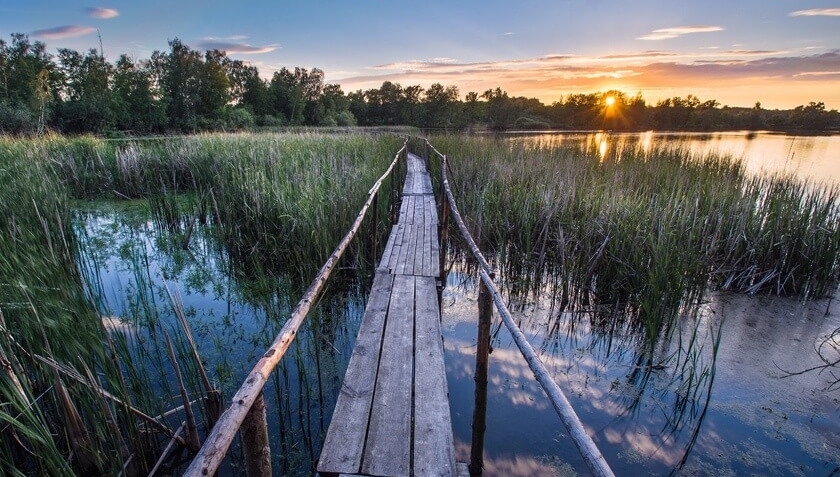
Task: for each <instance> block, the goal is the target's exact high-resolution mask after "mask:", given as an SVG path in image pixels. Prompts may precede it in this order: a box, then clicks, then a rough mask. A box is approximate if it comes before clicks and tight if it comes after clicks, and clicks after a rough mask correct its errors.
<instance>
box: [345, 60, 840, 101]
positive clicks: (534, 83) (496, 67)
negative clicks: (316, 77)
mask: <svg viewBox="0 0 840 477" xmlns="http://www.w3.org/2000/svg"><path fill="white" fill-rule="evenodd" d="M369 71H371V72H372V74H361V75H358V74H355V75H354V74H351V75H347V76H345V77H343V78H340V77H338V76H335V75H334V76H333V78H334V81H336V82H338V83H340V84H341V85H342V87H343V88H344V89H345V90H356V89H366V88H378V87H379V86H380V85H381V84H382V82H383V81H392V82H395V83H400V84H403V85H411V84H419V85H421V86H424V87H428V85H430V84H432V83H436V82H437V83H442V84H455V85H457V86H458V88H459V89H460V90H461V92H462V93H466V92H468V91H477V92H482V91H486V90H487V89H491V88H495V87H497V86H499V87H502V89H505V90H506V91H508V92H510V93H511V94H514V95H517V96H519V95H523V96H532V97H538V98H541V99H542V100H543V101H544V102H547V103H550V102H552V101H556V100H557V98H558V97H559V95H560V94H569V93H572V92H591V91H598V90H606V89H611V88H618V89H621V88H625V89H626V90H627V91H630V92H637V91H642V92H643V93H644V95H645V97H646V98H648V99H649V100H655V99H657V97H659V98H662V97H670V96H673V95H685V94H689V93H692V94H698V95H701V96H711V97H715V98H716V99H718V100H720V101H721V102H723V103H724V104H730V105H739V101H741V100H738V99H737V98H736V99H733V97H734V95H735V94H736V93H737V94H741V95H747V97H748V98H751V99H749V100H746V101H741V104H742V105H743V104H752V103H753V102H755V101H756V100H761V101H762V102H768V100H769V99H770V98H771V97H772V98H777V100H779V101H785V103H783V104H781V105H783V106H786V107H792V106H795V105H797V104H804V103H803V101H804V102H805V103H807V101H809V100H806V98H805V97H806V96H808V97H811V96H813V97H819V98H818V99H819V100H821V101H826V102H827V103H829V102H831V101H835V102H836V101H838V100H840V96H838V95H837V94H833V93H828V94H827V93H825V92H824V91H823V89H825V87H824V85H825V84H826V83H828V82H836V81H837V72H838V71H840V50H835V51H830V52H827V53H822V54H817V55H808V56H795V55H792V54H791V53H790V52H785V51H772V50H734V49H733V50H729V51H720V52H704V53H700V54H684V53H676V52H667V51H642V52H638V53H626V54H619V55H603V56H591V57H587V56H575V55H547V56H543V57H536V58H523V59H510V60H501V61H492V62H474V63H468V62H460V63H459V62H451V61H450V62H440V63H436V62H434V61H420V60H414V61H405V62H400V63H390V64H387V65H378V66H376V67H371V68H369ZM803 81H807V82H809V86H807V87H802V86H796V82H803ZM832 84H835V85H836V83H832ZM772 88H775V89H772ZM820 88H822V89H820ZM771 89H772V92H771ZM828 89H829V90H831V87H829V88H828ZM782 93H784V94H782ZM730 94H731V95H732V97H730V96H727V95H730ZM813 97H812V98H811V99H810V100H813ZM779 98H783V99H779ZM768 104H769V103H768Z"/></svg>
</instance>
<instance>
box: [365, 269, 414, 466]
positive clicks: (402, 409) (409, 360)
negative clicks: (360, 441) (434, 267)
mask: <svg viewBox="0 0 840 477" xmlns="http://www.w3.org/2000/svg"><path fill="white" fill-rule="evenodd" d="M413 338H414V277H412V276H401V275H397V276H395V277H394V286H393V289H392V291H391V303H390V306H389V307H388V318H387V320H386V323H385V334H384V339H383V345H382V353H381V355H380V359H379V374H378V377H377V383H376V392H375V393H374V396H373V407H372V411H371V417H370V424H369V429H368V437H367V443H366V445H365V454H364V459H363V462H362V471H361V473H362V474H369V475H406V476H407V475H409V471H410V469H409V465H410V462H411V459H410V450H411V401H412V372H413V367H414V357H413Z"/></svg>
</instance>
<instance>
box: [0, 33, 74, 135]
mask: <svg viewBox="0 0 840 477" xmlns="http://www.w3.org/2000/svg"><path fill="white" fill-rule="evenodd" d="M39 75H40V76H41V78H42V79H43V81H41V82H40V83H41V86H42V88H41V90H42V93H46V96H45V95H44V94H39V88H38V85H39V81H38V78H39ZM60 87H61V77H60V75H59V74H58V72H57V71H56V67H55V64H54V63H53V62H52V55H50V54H48V53H47V47H46V45H45V44H44V43H42V42H35V43H30V42H29V37H28V36H27V35H24V34H22V33H14V34H12V41H11V43H10V44H9V43H6V42H5V41H4V40H2V39H0V104H2V105H3V114H2V116H0V120H4V118H5V121H8V122H3V123H0V129H3V130H9V131H12V132H25V131H29V130H31V129H32V128H33V127H34V126H35V124H34V123H31V121H30V120H29V118H35V117H36V116H42V117H45V116H48V115H49V114H48V113H49V111H48V110H49V108H50V105H51V104H52V103H53V102H54V100H55V99H56V98H57V97H58V92H59V90H60ZM30 123H31V124H30Z"/></svg>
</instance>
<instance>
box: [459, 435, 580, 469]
mask: <svg viewBox="0 0 840 477" xmlns="http://www.w3.org/2000/svg"><path fill="white" fill-rule="evenodd" d="M469 459H470V444H469V442H463V441H460V440H456V441H455V460H456V461H458V462H469ZM483 475H484V476H485V477H493V476H516V475H522V476H541V477H575V476H577V475H578V474H577V473H576V472H575V471H574V469H572V467H571V466H570V465H569V464H567V463H565V462H562V461H560V460H559V459H557V458H556V457H551V456H526V455H506V456H487V455H485V457H484V473H483Z"/></svg>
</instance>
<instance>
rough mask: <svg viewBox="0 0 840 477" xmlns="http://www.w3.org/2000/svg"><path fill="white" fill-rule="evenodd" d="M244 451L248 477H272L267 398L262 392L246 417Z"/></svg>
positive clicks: (243, 426) (242, 429)
mask: <svg viewBox="0 0 840 477" xmlns="http://www.w3.org/2000/svg"><path fill="white" fill-rule="evenodd" d="M239 430H240V432H241V433H242V451H243V453H244V454H245V473H246V475H247V476H248V477H271V446H270V445H269V443H268V420H267V419H266V414H265V397H264V396H263V392H262V391H260V393H259V395H258V396H257V400H256V401H254V405H253V406H251V409H250V410H249V411H248V413H247V414H246V415H245V420H244V421H242V427H240V428H239Z"/></svg>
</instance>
